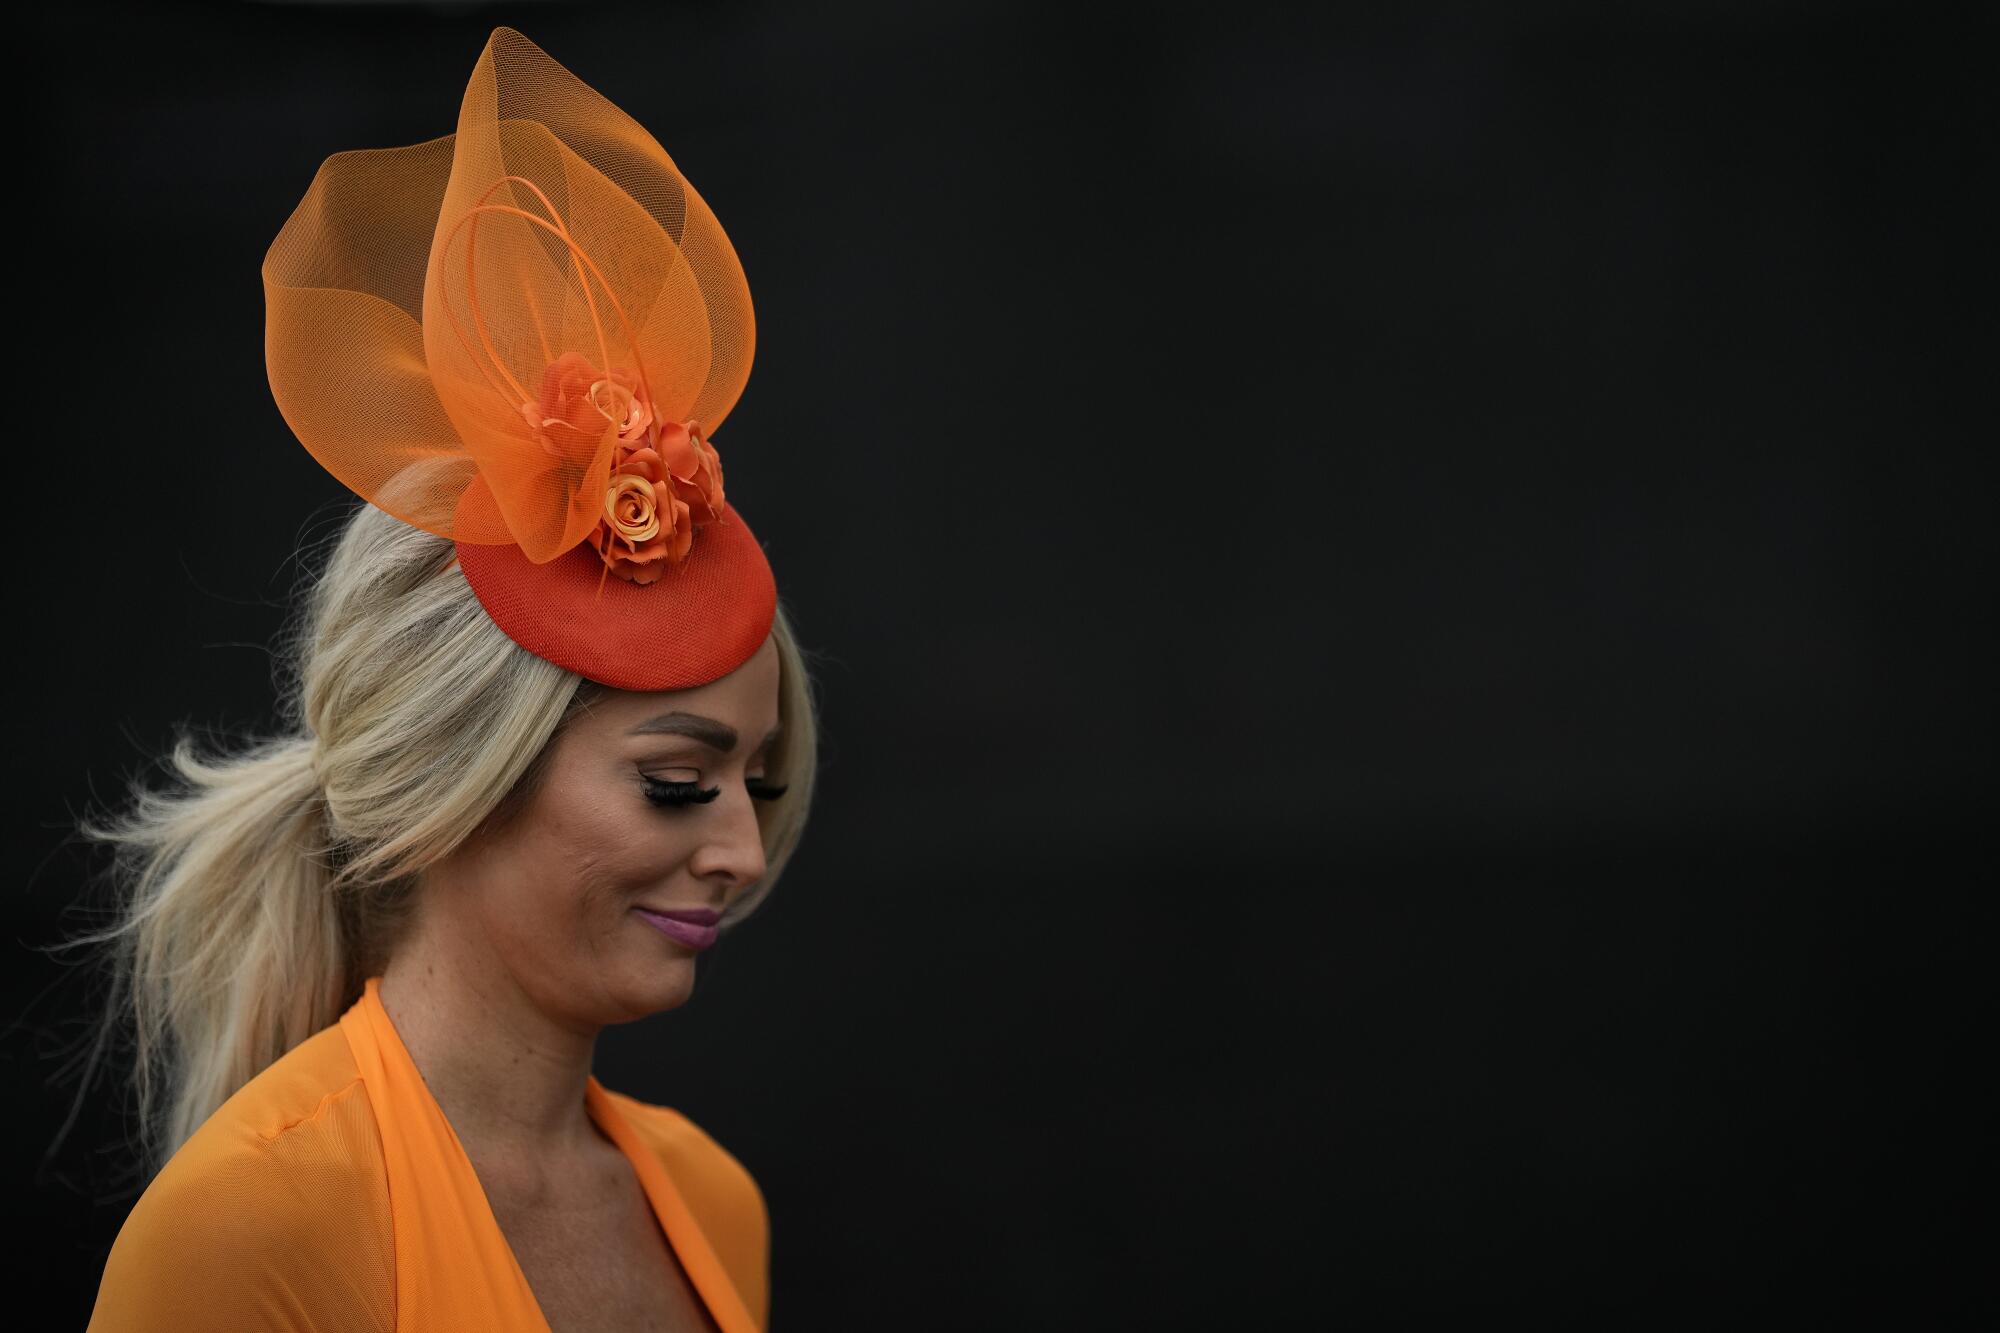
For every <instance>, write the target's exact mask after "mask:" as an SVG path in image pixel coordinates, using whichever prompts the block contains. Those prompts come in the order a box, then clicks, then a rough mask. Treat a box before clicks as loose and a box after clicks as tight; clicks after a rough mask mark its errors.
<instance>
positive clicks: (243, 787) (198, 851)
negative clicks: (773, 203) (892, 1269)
mask: <svg viewBox="0 0 2000 1333" xmlns="http://www.w3.org/2000/svg"><path fill="white" fill-rule="evenodd" d="M263 274H264V289H265V295H266V321H267V322H266V337H265V351H266V360H267V365H268V369H269V373H270V379H271V386H272V391H273V393H274V395H275V397H276V399H277V402H278V405H279V408H280V410H281V411H282V412H283V414H284V416H285V420H286V422H287V424H288V425H289V426H290V427H291V428H292V430H293V431H294V433H296V434H297V436H298V438H299V440H300V441H301V442H302V443H303V444H304V445H305V447H306V448H307V449H308V450H309V451H310V452H311V453H312V455H313V457H314V458H316V459H317V460H318V461H319V462H320V463H321V464H322V465H323V466H325V467H326V469H327V470H328V471H329V472H331V473H332V474H333V475H334V476H335V477H337V478H338V479H339V480H340V481H341V482H343V483H344V484H345V485H347V486H348V487H349V488H350V489H352V490H353V491H354V492H355V493H356V495H358V496H359V497H361V499H362V500H363V501H365V502H366V503H363V504H361V505H359V506H358V507H357V508H356V509H355V510H354V512H353V514H352V516H351V518H349V519H348V521H347V522H346V524H345V526H344V527H343V528H342V530H341V531H340V533H339V535H338V538H337V540H336V541H335V542H334V543H333V544H332V549H331V551H330V554H329V555H328V556H327V558H326V559H325V561H324V563H323V567H321V568H319V569H317V570H315V572H314V574H313V576H312V577H311V578H310V579H309V580H308V581H307V583H306V585H305V586H304V589H303V592H302V595H301V598H300V602H299V604H298V606H297V608H296V616H295V620H294V622H293V628H292V629H291V630H290V631H289V632H288V634H287V640H286V644H285V647H286V650H287V651H286V654H285V657H284V658H283V660H284V662H285V670H284V672H283V675H282V679H281V684H282V685H283V690H282V693H281V700H280V704H281V709H282V711H283V714H284V717H285V719H286V723H287V725H286V728H285V729H284V731H283V732H282V733H281V734H279V735H276V736H274V737H271V738H268V739H263V740H259V741H257V742H255V743H253V744H251V745H249V746H247V747H245V748H243V749H242V750H240V751H238V752H236V753H227V754H219V755H218V754H204V753H201V752H199V751H198V750H197V748H196V747H194V746H193V745H192V744H190V742H188V741H187V740H185V739H183V740H182V741H181V742H180V743H179V744H177V745H176V746H175V748H174V752H173V757H172V758H173V770H174V772H175V773H176V774H177V775H178V778H179V783H178V786H177V787H176V788H175V789H173V790H169V791H148V790H143V789H141V790H139V791H137V792H135V795H134V800H133V802H132V805H131V808H130V809H129V810H126V811H124V812H122V813H121V814H120V816H119V817H118V818H117V819H116V820H113V821H109V822H107V823H105V824H103V825H101V826H99V825H91V826H88V828H87V831H88V832H89V833H90V834H91V835H92V836H94V837H96V838H99V839H101V840H102V841H103V842H105V843H106V844H108V845H110V846H112V847H113V848H114V849H115V863H114V864H115V873H114V880H115V882H116V884H117V886H118V888H119V890H120V895H119V908H118V916H117V918H116V920H115V921H114V922H113V924H112V925H111V926H110V927H109V928H107V929H105V930H103V931H102V932H99V933H97V934H95V935H93V936H90V937H88V938H87V942H89V943H92V944H101V945H104V946H106V951H105V956H106V957H107V958H109V959H111V960H112V961H113V962H114V964H115V965H114V966H113V968H112V969H111V971H112V974H113V976H114V978H115V984H114V986H113V988H112V1000H111V1015H110V1016H111V1017H112V1018H114V1019H115V1020H116V1021H117V1022H119V1023H122V1024H128V1025H130V1027H131V1030H132V1033H133V1041H134V1071H133V1075H134V1084H135V1087H136V1089H137V1093H138V1106H139V1111H140V1119H141V1124H142V1126H143V1129H144V1132H145V1134H146V1143H145V1149H146V1158H147V1166H148V1168H149V1169H151V1170H154V1171H155V1172H156V1173H155V1174H153V1175H152V1179H151V1181H150V1183H149V1184H148V1186H147V1188H146V1189H145V1191H144V1193H143V1194H142V1195H141V1196H140V1198H139V1200H138V1202H137V1203H136V1204H135V1205H134V1206H133V1208H132V1210H131V1212H130V1214H129V1216H128V1217H127V1219H126V1221H125V1224H124V1226H123V1228H122V1229H121V1230H120V1232H119V1234H118V1238H117V1241H116V1243H115V1244H114V1246H113V1248H112V1250H111V1253H110V1256H109V1259H108V1261H107V1263H106V1265H105V1269H104V1274H103V1278H102V1280H101V1282H100V1285H99V1290H98V1294H97V1300H96V1306H95V1309H94V1311H93V1314H92V1320H91V1325H90V1326H91V1328H92V1329H96V1330H107V1331H108V1330H126V1329H178V1330H185V1329H216V1330H223V1329H228V1330H249V1329H293V1330H334V1329H338V1330H343V1331H344V1330H363V1329H379V1330H412V1329H467V1330H472V1329H477V1330H481V1331H482V1333H508V1331H512V1330H521V1331H523V1333H527V1331H530V1330H572V1329H595V1330H624V1329H635V1330H636V1329H651V1330H657V1329H718V1330H722V1331H723V1333H748V1330H755V1329H761V1328H763V1327H765V1325H766V1323H767V1321H768V1311H769V1271H768V1255H769V1219H768V1214H767V1212H766V1209H765V1204H764V1199H763V1195H762V1192H761V1191H760V1190H759V1188H758V1186H757V1183H756V1181H755V1180H754V1179H753V1178H752V1177H751V1175H750V1173H749V1172H748V1171H747V1170H746V1169H745V1167H744V1166H743V1165H742V1163H740V1162H739V1161H738V1160H737V1159H736V1158H735V1157H734V1156H732V1155H731V1154H730V1153H729V1152H728V1151H727V1150H726V1149H724V1148H723V1147H722V1146H721V1145H720V1144H719V1143H718V1142H717V1141H716V1140H715V1139H714V1138H712V1137H711V1136H710V1135H709V1134H708V1132H706V1131H705V1130H703V1129H702V1128H700V1127H698V1126H697V1125H695V1124H694V1123H693V1122H692V1121H690V1120H689V1119H688V1118H687V1117H686V1116H684V1115H682V1114H681V1113H679V1112H678V1111H675V1110H673V1109H672V1108H670V1107H666V1106H656V1105H649V1104H647V1103H644V1102H641V1101H639V1100H637V1099H635V1098H633V1097H630V1096H627V1095H624V1094H622V1093H619V1092H616V1091H613V1090H610V1089H608V1088H606V1087H604V1086H603V1085H602V1084H600V1083H599V1082H598V1081H597V1079H596V1077H595V1076H594V1075H593V1074H592V1072H591V1064H592V1054H593V1051H594V1048H595V1045H596V1040H597V1036H598V1034H599V1033H600V1032H601V1031H602V1029H604V1028H605V1027H606V1026H608V1025H611V1024H617V1023H625V1022H630V1021H632V1020H635V1019H639V1018H643V1017H645V1016H647V1015H650V1014H655V1013H659V1012H661V1011H663V1010H667V1009H671V1008H674V1007H676V1006H678V1005H680V1004H682V1003H683V1002H685V1001H686V1000H687V999H688V998H689V996H690V994H691V993H692V990H693V987H694V986H695V984H696V975H697V966H698V963H697V960H698V958H699V957H700V955H701V953H702V952H703V951H704V950H706V949H708V948H710V947H711V946H712V945H714V943H715V942H716V941H717V939H718V938H719V937H720V936H722V935H726V934H727V933H729V932H730V931H731V930H732V928H734V927H735V926H736V925H738V924H739V923H740V922H741V921H743V919H744V918H745V917H746V916H748V915H749V914H750V913H752V912H754V911H755V910H756V909H757V907H758V905H759V904H760V903H761V902H762V901H763V900H764V899H765V897H766V896H767V895H768V894H769V893H770V891H771V889H772V887H773V886H774V885H775V883H776V881H777V879H778V876H779V874H780V873H781V871H782V870H783V868H784V866H785V864H786V862H787V860H788V859H789V858H790V856H791V854H792V852H793V850H794V848H795V847H796V845H797V843H798V840H799V837H800V834H801V831H802V829H803V827H804V824H805V821H806V816H807V811H808V808H809V805H810V800H811V795H812V788H813V778H814V770H815V765H816V754H817V742H816V731H815V719H814V713H813V701H812V693H811V682H810V680H809V677H808V673H807V667H806V659H805V655H804V654H803V652H802V650H801V648H800V647H799V645H798V643H797V641H796V640H795V638H794V636H793V633H792V629H791V626H790V624H789V622H788V620H787V618H786V616H785V614H784V611H783V609H782V608H781V607H780V606H779V604H778V600H777V594H776V584H775V581H774V578H773V575H772V572H771V569H770V566H769V565H768V563H767V562H766V559H765V556H764V553H763V549H762V547H761V545H760V544H759V542H758V541H757V539H756V538H755V537H754V536H753V535H752V534H751V532H750V530H749V528H748V527H747V525H746V524H745V522H744V520H743V518H742V516H741V515H740V514H739V513H738V511H737V509H736V508H735V506H734V504H732V503H731V502H730V499H728V498H725V495H724V490H723V472H722V460H721V455H720V454H719V453H718V451H717V449H716V447H715V446H714V445H713V444H712V443H711V432H712V431H714V429H715V428H716V427H717V426H719V425H720V424H721V422H722V420H723V419H724V417H726V416H727V414H728V413H729V412H730V410H731V409H732V407H733V406H734V405H735V403H736V401H737V398H738V396H739V395H740V393H741V391H742V388H743V385H744V383H745V380H746V379H747V377H748V374H749V367H750V361H751V352H752V344H753V322H752V317H751V307H750V299H749V290H748V287H747V285H746V283H745V280H744V277H743V273H742V269H741V267H740V265H739V264H738V261H737V258H736V255H735V252H734V250H733V249H732V247H731V246H730V244H729V242H728V239H727V238H726V236H724V234H723V232H722V229H721V227H720V225H719V224H718V223H717V222H716V220H715V218H714V216H713V215H712V214H711V213H710V212H709V210H708V207H707V205H706V204H705V203H704V202H703V201H702V199H701V198H700V196H698V195H697V194H696V193H695V192H694V190H693V188H692V187H691V186H689V185H688V183H687V182H686V181H685V180H684V179H683V178H682V177H681V176H680V174H679V172H678V171H677V170H676V168H675V167H674V166H673V163H672V162H671V160H670V159H668V157H667V155H666V154H665V152H664V151H662V150H661V149H660V147H659V146H658V144H657V143H655V142H654V141H653V139H652V137H651V136H650V135H649V134H647V132H646V131H644V130H643V129H641V128H640V127H639V125H638V124H637V123H636V122H635V121H633V120H631V119H630V118H629V117H627V116H626V115H625V114H624V113H622V112H621V111H619V110H618V108H616V107H615V106H613V105H612V104H611V103H609V102H608V101H606V100H605V99H604V98H602V97H601V96H599V95H598V94H597V93H595V92H594V91H592V90H591V89H590V88H588V87H587V86H586V85H584V84H583V83H582V82H581V81H579V80H578V79H577V78H576V77H575V76H574V75H572V74H571V73H570V72H569V71H568V70H566V69H564V68H563V67H562V66H561V65H559V64H557V63H556V62H555V61H554V60H553V59H551V58H550V57H549V56H548V55H547V54H545V53H544V52H542V51H541V49H540V48H538V47H536V46H535V45H534V44H533V43H531V42H529V41H528V40H527V39H526V38H525V37H523V36H522V35H521V34H520V33H518V32H516V31H514V30H512V29H510V28H505V27H502V28H496V29H495V30H494V31H493V33H492V35H491V37H490V38H489V40H488V42H487V44H486V47H485V49H484V50H483V51H482V52H481V54H480V56H479V59H478V61H477V63H476V65H475V67H474V70H473V75H472V78H471V80H470V82H469V84H468V85H467V88H466V92H465V98H464V101H463V104H462V106H461V110H460V115H459V121H458V126H457V129H456V131H455V132H454V133H452V134H449V135H446V136H444V137H442V138H439V139H434V140H431V141H428V142H425V143H421V144H415V145H411V146H409V147H404V148H396V149H383V150H365V151H354V152H345V153H337V154H335V155H333V156H332V157H329V158H327V159H326V161H325V163H324V164H323V165H322V167H321V168H320V171H319V173H318V175H317V176H316V177H315V178H314V180H313V182H312V185H311V187H310V188H309V190H308V191H307V193H306V195H305V197H304V199H303V200H302V202H301V203H300V204H299V206H298V208H297V209H296V210H295V211H294V212H293V214H292V216H291V217H290V218H289V219H288V220H287V222H286V223H285V225H284V227H283V229H282V230H281V231H280V232H279V234H278V236H277V238H276V240H274V241H273V243H272V245H271V247H270V250H269V252H268V254H267V255H266V257H265V261H264V268H263Z"/></svg>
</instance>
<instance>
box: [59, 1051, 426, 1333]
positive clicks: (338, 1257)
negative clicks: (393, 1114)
mask: <svg viewBox="0 0 2000 1333" xmlns="http://www.w3.org/2000/svg"><path fill="white" fill-rule="evenodd" d="M329 1031H331V1032H332V1040H333V1041H334V1042H338V1043H339V1048H338V1049H337V1050H336V1049H333V1048H332V1047H331V1046H330V1044H329V1043H328V1042H327V1041H326V1040H323V1039H325V1038H326V1037H327V1035H328V1033H327V1032H322V1033H320V1034H318V1035H317V1036H315V1037H313V1038H311V1039H309V1041H308V1042H307V1043H302V1044H301V1046H300V1047H299V1048H297V1049H295V1050H294V1051H293V1052H292V1053H291V1054H289V1055H287V1056H286V1057H285V1059H284V1060H281V1061H279V1062H278V1063H277V1064H274V1065H272V1066H271V1068H270V1069H267V1070H265V1071H264V1073H262V1074H260V1075H258V1077H257V1078H256V1079H253V1080H251V1082H250V1083H249V1084H246V1085H245V1086H244V1087H243V1088H242V1089H241V1090H239V1092H238V1093H237V1094H236V1096H234V1097H231V1098H230V1099H229V1101H227V1102H225V1103H224V1104H223V1106H222V1107H221V1108H220V1109H219V1110H217V1111H216V1113H215V1114H214V1115H213V1116H211V1117H209V1119H208V1120H207V1122H205V1123H204V1124H203V1125H202V1126H201V1128H200V1129H198V1130H196V1131H195V1133H194V1134H193V1135H192V1136H191V1137H190V1138H189V1139H188V1141H187V1142H186V1143H185V1144H183V1145H182V1147H181V1148H180V1150H179V1151H178V1152H176V1153H175V1154H174V1156H173V1157H172V1159H171V1160H169V1161H168V1162H167V1164H166V1165H165V1166H164V1167H162V1168H161V1170H160V1172H159V1174H158V1175H157V1176H155V1177H154V1179H153V1181H152V1183H151V1184H150V1185H148V1186H147V1188H146V1190H145V1192H144V1193H143V1194H141V1195H140V1196H139V1200H138V1202H137V1203H135V1204H134V1205H133V1207H132V1210H131V1212H130V1213H129V1214H128V1215H127V1216H126V1219H125V1223H124V1226H123V1227H122V1228H120V1230H119V1232H118V1238H117V1240H116V1241H115V1242H114V1243H113V1245H112V1248H111V1253H110V1255H109V1257H108V1258H107V1259H106V1262H105V1268H104V1276H103V1280H102V1281H101V1282H100V1284H99V1287H98V1296H97V1305H96V1309H95V1310H94V1311H93V1313H92V1316H91V1328H93V1329H115V1328H128V1327H129V1328H138V1327H150V1328H157V1327H175V1328H188V1329H205V1328H222V1327H237V1328H242V1327H259V1328H266V1327H268V1328H287V1329H292V1328H296V1329H314V1328H330V1327H339V1328H355V1329H369V1328H383V1329H387V1328H390V1327H391V1326H392V1324H393V1308H394V1285H395V1277H394V1232H393V1228H392V1224H391V1222H390V1215H389V1195H388V1178H387V1172H386V1169H385V1168H384V1166H383V1161H382V1150H381V1139H380V1135H379V1132H378V1130H377V1128H376V1123H375V1115H374V1109H373V1107H372V1106H370V1104H369V1101H368V1095H367V1089H366V1087H365V1085H363V1084H362V1082H361V1081H360V1079H359V1077H358V1075H356V1074H354V1072H353V1070H352V1067H351V1063H350V1065H349V1067H348V1069H347V1070H346V1071H345V1072H346V1077H345V1081H342V1069H341V1066H340V1060H341V1058H342V1057H343V1056H344V1055H345V1052H346V1048H345V1041H344V1040H343V1039H342V1038H341V1037H340V1034H339V1033H338V1032H337V1031H334V1030H331V1029H329ZM313 1043H318V1045H316V1046H313V1048H312V1049H311V1050H307V1049H306V1048H307V1047H308V1046H312V1045H313ZM302 1052H303V1054H301V1053H302ZM294 1056H298V1057H300V1058H298V1059H296V1060H295V1059H294V1058H293V1057H294ZM287 1062H290V1063H287Z"/></svg>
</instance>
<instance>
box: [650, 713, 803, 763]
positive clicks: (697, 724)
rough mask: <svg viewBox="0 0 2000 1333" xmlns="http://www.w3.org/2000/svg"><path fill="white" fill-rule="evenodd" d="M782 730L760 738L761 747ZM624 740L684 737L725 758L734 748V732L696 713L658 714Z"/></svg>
mask: <svg viewBox="0 0 2000 1333" xmlns="http://www.w3.org/2000/svg"><path fill="white" fill-rule="evenodd" d="M783 730H784V724H783V723H780V724H779V725H777V726H775V727H772V728H771V730H770V731H769V732H767V733H766V734H765V736H764V741H763V744H765V745H769V744H770V743H771V742H772V741H774V740H776V739H777V738H778V733H779V732H781V731H783ZM626 735H628V736H686V737H689V738H690V739H692V740H696V741H699V742H701V743H702V744H703V745H706V746H707V747H708V748H709V749H711V750H715V751H718V752H719V753H722V754H728V753H729V752H731V751H732V750H734V749H735V748H736V728H734V727H732V726H730V725H729V724H728V723H727V722H718V721H716V720H715V719H714V718H712V717H703V716H701V715H700V714H699V713H681V712H674V713H661V714H660V715H659V716H658V717H649V718H647V719H646V720H645V721H644V722H641V723H640V724H639V725H638V726H636V727H634V728H632V730H631V731H629V732H627V733H626Z"/></svg>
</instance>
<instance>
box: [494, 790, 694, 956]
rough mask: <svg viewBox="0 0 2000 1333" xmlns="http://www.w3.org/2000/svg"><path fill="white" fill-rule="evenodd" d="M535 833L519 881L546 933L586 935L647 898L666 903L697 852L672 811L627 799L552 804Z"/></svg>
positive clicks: (612, 797) (628, 796) (613, 795)
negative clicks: (567, 926) (566, 925)
mask: <svg viewBox="0 0 2000 1333" xmlns="http://www.w3.org/2000/svg"><path fill="white" fill-rule="evenodd" d="M536 833H537V836H536V837H535V838H534V839H533V843H532V846H531V847H524V848H522V849H521V850H522V851H523V853H524V861H525V864H524V866H523V869H524V870H526V871H527V873H526V874H524V875H522V876H520V877H519V878H518V879H517V880H516V883H517V885H518V887H519V889H520V890H521V891H522V892H523V893H525V894H527V895H528V896H529V897H531V899H532V909H531V910H530V911H529V912H528V913H527V915H531V916H533V917H534V918H535V919H536V921H537V929H539V930H541V931H543V932H549V931H553V930H560V929H561V923H562V922H563V921H564V920H567V921H568V922H570V923H571V929H572V930H575V929H578V928H580V929H582V930H584V931H585V932H586V933H587V932H589V931H591V930H593V929H596V928H598V927H599V926H601V925H602V924H603V923H604V922H605V921H608V920H609V919H610V918H612V917H618V918H620V919H622V918H623V916H624V914H625V913H627V912H628V911H629V910H630V909H631V907H632V905H633V903H634V902H636V901H638V900H640V899H642V898H652V899H655V900H661V899H663V898H664V896H665V895H666V894H670V893H671V892H672V887H671V885H672V881H673V879H674V877H675V876H676V874H677V873H678V872H680V871H681V869H682V868H683V867H684V866H685V864H686V862H687V858H688V856H689V855H690V854H691V853H692V851H693V841H692V839H690V838H689V837H688V835H687V834H686V833H685V832H684V831H683V830H682V828H681V827H680V825H679V823H678V822H677V821H676V820H675V818H674V815H673V814H672V812H668V811H660V810H656V809H654V808H653V807H652V806H650V805H649V804H647V803H646V802H645V800H644V799H643V798H642V797H637V796H633V795H631V794H629V793H599V794H597V796H596V798H595V799H591V800H576V799H571V800H567V801H563V802H557V803H552V804H551V807H550V808H549V809H548V810H547V811H546V817H545V818H544V819H542V820H540V821H539V822H538V826H537V829H536Z"/></svg>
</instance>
